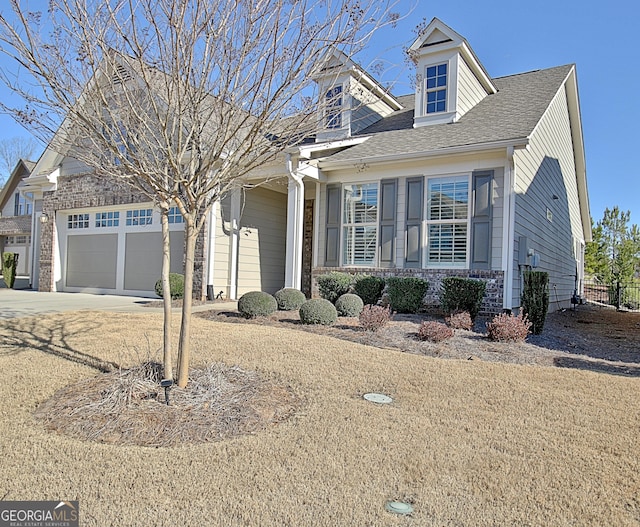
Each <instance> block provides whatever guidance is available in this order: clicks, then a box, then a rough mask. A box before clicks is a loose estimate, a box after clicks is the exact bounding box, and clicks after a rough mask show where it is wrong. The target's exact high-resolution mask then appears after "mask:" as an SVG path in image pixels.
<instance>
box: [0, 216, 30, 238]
mask: <svg viewBox="0 0 640 527" xmlns="http://www.w3.org/2000/svg"><path fill="white" fill-rule="evenodd" d="M22 234H24V235H28V234H31V214H27V215H24V216H8V217H6V218H0V236H16V235H22Z"/></svg>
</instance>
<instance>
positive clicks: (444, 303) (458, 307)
mask: <svg viewBox="0 0 640 527" xmlns="http://www.w3.org/2000/svg"><path fill="white" fill-rule="evenodd" d="M486 288H487V284H486V282H484V281H483V280H474V279H472V278H459V277H456V276H448V277H447V278H443V279H442V290H441V291H440V306H441V307H442V310H443V311H444V312H445V313H453V312H454V311H466V312H467V313H469V315H470V316H471V320H475V318H476V317H477V316H478V313H479V312H480V306H481V305H482V298H483V297H484V292H485V289H486Z"/></svg>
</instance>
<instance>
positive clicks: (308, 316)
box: [299, 298, 338, 326]
mask: <svg viewBox="0 0 640 527" xmlns="http://www.w3.org/2000/svg"><path fill="white" fill-rule="evenodd" d="M299 314H300V322H302V323H303V324H322V325H323V326H330V325H331V324H333V323H334V322H335V321H336V320H338V311H337V310H336V306H334V305H333V304H332V303H331V302H329V301H328V300H327V299H325V298H312V299H311V300H307V301H306V302H305V303H304V304H302V307H301V308H300V311H299Z"/></svg>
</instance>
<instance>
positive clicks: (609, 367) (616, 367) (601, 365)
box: [553, 357, 640, 377]
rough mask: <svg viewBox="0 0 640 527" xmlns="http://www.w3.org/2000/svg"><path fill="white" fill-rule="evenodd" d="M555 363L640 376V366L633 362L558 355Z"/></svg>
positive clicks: (614, 373) (562, 366)
mask: <svg viewBox="0 0 640 527" xmlns="http://www.w3.org/2000/svg"><path fill="white" fill-rule="evenodd" d="M553 363H554V364H555V365H556V366H558V367H559V368H574V369H578V370H588V371H593V372H596V373H609V374H611V375H622V376H623V377H640V366H635V365H631V364H612V363H611V362H604V361H597V360H588V359H578V358H576V357H556V358H555V359H553Z"/></svg>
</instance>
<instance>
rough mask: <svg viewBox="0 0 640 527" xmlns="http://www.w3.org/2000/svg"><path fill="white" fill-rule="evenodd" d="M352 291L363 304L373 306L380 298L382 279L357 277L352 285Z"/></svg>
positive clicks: (382, 285) (364, 276)
mask: <svg viewBox="0 0 640 527" xmlns="http://www.w3.org/2000/svg"><path fill="white" fill-rule="evenodd" d="M353 290H354V291H355V293H356V295H358V296H359V297H360V298H362V303H363V304H365V305H366V304H371V305H375V304H377V303H378V301H379V300H380V298H382V291H384V278H380V277H379V276H370V275H367V274H361V275H358V276H356V278H355V282H354V283H353Z"/></svg>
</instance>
